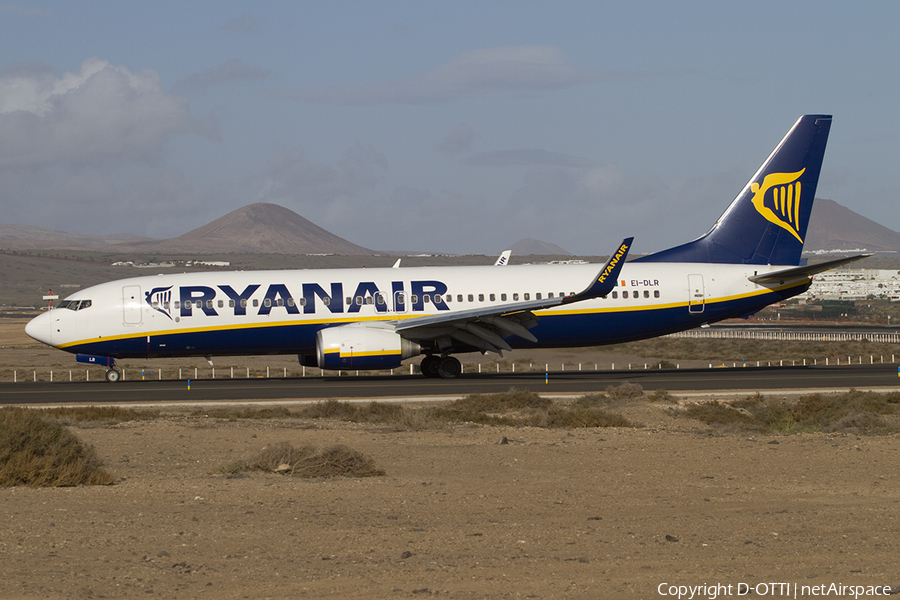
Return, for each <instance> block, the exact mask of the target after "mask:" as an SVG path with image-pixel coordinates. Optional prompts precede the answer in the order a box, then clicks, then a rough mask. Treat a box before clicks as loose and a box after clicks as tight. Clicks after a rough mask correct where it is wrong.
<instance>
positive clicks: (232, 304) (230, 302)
mask: <svg viewBox="0 0 900 600" xmlns="http://www.w3.org/2000/svg"><path fill="white" fill-rule="evenodd" d="M241 306H247V301H246V300H242V301H241ZM228 308H234V298H232V299H230V300H229V301H228Z"/></svg>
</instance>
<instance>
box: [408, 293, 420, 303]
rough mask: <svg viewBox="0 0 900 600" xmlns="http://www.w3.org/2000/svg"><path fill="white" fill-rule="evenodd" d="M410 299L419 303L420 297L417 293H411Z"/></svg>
mask: <svg viewBox="0 0 900 600" xmlns="http://www.w3.org/2000/svg"><path fill="white" fill-rule="evenodd" d="M409 301H410V302H412V303H413V304H418V303H419V297H418V296H416V295H415V294H410V296H409Z"/></svg>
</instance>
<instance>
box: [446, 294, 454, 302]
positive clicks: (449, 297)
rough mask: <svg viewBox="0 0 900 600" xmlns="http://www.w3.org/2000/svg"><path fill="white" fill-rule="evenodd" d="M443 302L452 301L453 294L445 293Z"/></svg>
mask: <svg viewBox="0 0 900 600" xmlns="http://www.w3.org/2000/svg"><path fill="white" fill-rule="evenodd" d="M445 302H453V294H447V299H446V300H445Z"/></svg>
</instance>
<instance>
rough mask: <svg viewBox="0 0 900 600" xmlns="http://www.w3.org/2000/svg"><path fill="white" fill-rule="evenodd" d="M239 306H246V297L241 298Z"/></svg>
mask: <svg viewBox="0 0 900 600" xmlns="http://www.w3.org/2000/svg"><path fill="white" fill-rule="evenodd" d="M241 308H247V299H246V298H241Z"/></svg>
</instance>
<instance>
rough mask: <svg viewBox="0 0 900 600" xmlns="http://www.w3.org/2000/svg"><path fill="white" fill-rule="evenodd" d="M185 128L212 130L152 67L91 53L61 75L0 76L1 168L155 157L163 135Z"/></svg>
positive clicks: (180, 132) (20, 71)
mask: <svg viewBox="0 0 900 600" xmlns="http://www.w3.org/2000/svg"><path fill="white" fill-rule="evenodd" d="M189 133H194V134H201V135H206V136H208V137H215V136H216V132H215V127H214V126H211V125H204V124H201V123H200V122H198V121H197V120H196V119H195V118H194V117H193V116H191V114H190V108H189V104H188V101H187V99H185V98H183V97H181V96H176V95H172V94H168V93H166V92H165V91H164V90H163V89H162V83H161V80H160V77H159V74H158V73H157V72H156V71H153V70H149V69H148V70H143V71H139V72H137V73H132V72H131V71H129V70H128V69H127V68H126V67H123V66H114V65H110V64H109V62H108V61H105V60H101V59H97V58H92V59H89V60H86V61H84V63H82V65H81V69H80V71H78V72H76V73H65V74H63V75H62V76H55V75H53V74H48V73H47V72H46V71H43V70H38V69H31V70H29V69H21V68H20V69H11V70H6V71H4V72H3V74H2V75H0V139H2V140H3V144H2V145H0V168H5V167H47V166H53V165H62V166H69V167H82V166H91V165H102V164H107V163H110V162H112V163H116V162H120V161H126V162H139V163H140V162H148V161H149V162H154V161H157V160H158V158H159V155H160V153H161V151H162V148H163V145H164V144H165V142H166V141H167V140H169V139H170V138H172V137H173V136H177V135H183V134H189Z"/></svg>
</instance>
